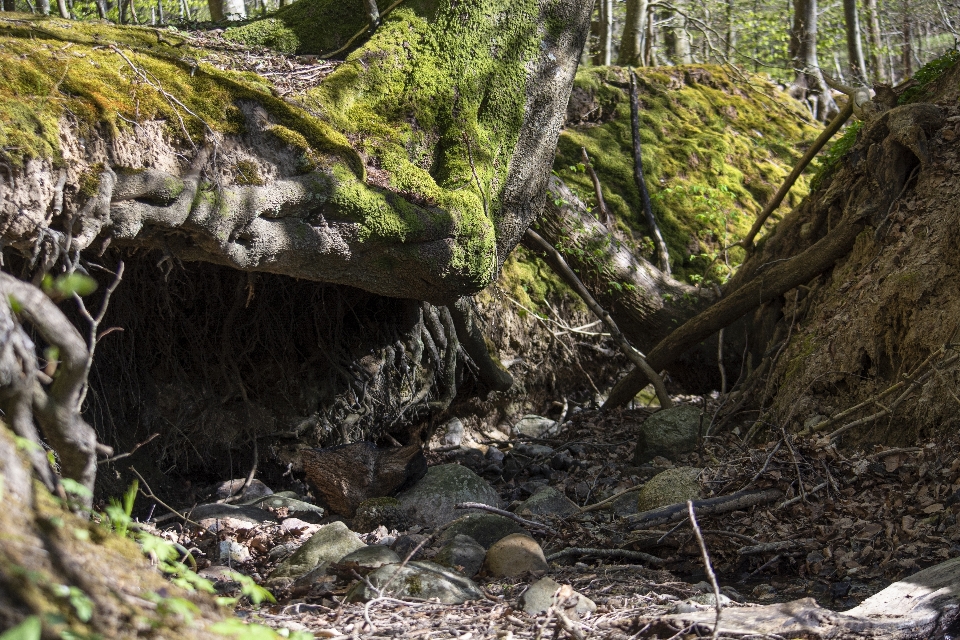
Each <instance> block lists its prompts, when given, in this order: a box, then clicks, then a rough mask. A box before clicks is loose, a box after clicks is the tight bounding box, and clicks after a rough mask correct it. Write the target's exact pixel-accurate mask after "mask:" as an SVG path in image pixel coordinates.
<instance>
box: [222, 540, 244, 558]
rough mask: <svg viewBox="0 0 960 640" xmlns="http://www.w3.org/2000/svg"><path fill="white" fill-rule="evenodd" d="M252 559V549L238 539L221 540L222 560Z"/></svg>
mask: <svg viewBox="0 0 960 640" xmlns="http://www.w3.org/2000/svg"><path fill="white" fill-rule="evenodd" d="M249 559H250V550H249V549H247V548H246V547H245V546H244V545H242V544H240V543H239V542H237V541H236V540H221V541H220V562H223V563H227V562H246V561H247V560H249Z"/></svg>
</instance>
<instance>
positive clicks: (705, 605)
mask: <svg viewBox="0 0 960 640" xmlns="http://www.w3.org/2000/svg"><path fill="white" fill-rule="evenodd" d="M716 602H717V596H716V595H715V594H713V593H703V594H701V595H699V596H694V597H692V598H688V599H687V600H684V601H683V602H680V603H678V604H677V605H676V607H674V610H673V612H674V613H694V612H696V611H703V610H705V609H715V608H716V606H717V605H716ZM732 603H733V600H731V599H730V598H728V597H727V596H725V595H723V594H722V593H721V594H720V606H722V607H724V606H727V605H728V604H732Z"/></svg>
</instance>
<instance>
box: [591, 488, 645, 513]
mask: <svg viewBox="0 0 960 640" xmlns="http://www.w3.org/2000/svg"><path fill="white" fill-rule="evenodd" d="M641 488H642V487H630V488H629V489H624V490H623V491H618V492H617V493H615V494H613V495H612V496H610V497H609V498H604V499H603V500H601V501H600V502H596V503H594V504H590V505H587V506H585V507H580V513H589V512H590V511H596V510H598V509H606V508H607V507H609V506H610V504H611V503H613V502H614V501H615V500H617V499H618V498H622V497H623V496H625V495H627V494H628V493H637V492H639V491H640V489H641Z"/></svg>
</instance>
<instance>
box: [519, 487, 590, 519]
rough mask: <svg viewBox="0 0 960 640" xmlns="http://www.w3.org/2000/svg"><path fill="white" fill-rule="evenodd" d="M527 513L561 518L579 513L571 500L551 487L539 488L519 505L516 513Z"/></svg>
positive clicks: (578, 509) (578, 508)
mask: <svg viewBox="0 0 960 640" xmlns="http://www.w3.org/2000/svg"><path fill="white" fill-rule="evenodd" d="M526 512H529V513H530V514H531V515H535V516H546V515H557V516H560V517H561V518H565V517H567V516H570V515H573V514H575V513H579V512H580V507H578V506H577V505H576V503H574V501H573V500H571V499H570V498H568V497H567V496H565V495H563V494H562V493H560V492H559V491H557V490H556V489H554V488H553V487H546V486H545V487H540V489H539V490H538V491H537V492H536V493H534V494H533V495H532V496H530V497H529V498H527V499H526V500H524V501H523V502H522V503H520V506H518V507H517V513H518V514H523V513H526Z"/></svg>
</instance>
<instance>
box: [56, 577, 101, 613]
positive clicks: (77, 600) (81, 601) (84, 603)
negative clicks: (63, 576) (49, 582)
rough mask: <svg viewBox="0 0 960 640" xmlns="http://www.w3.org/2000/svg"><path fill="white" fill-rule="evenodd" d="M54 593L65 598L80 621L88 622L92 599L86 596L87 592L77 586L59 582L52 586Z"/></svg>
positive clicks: (91, 610)
mask: <svg viewBox="0 0 960 640" xmlns="http://www.w3.org/2000/svg"><path fill="white" fill-rule="evenodd" d="M54 593H55V594H56V595H57V596H59V597H61V598H66V599H67V601H68V602H69V603H70V606H71V607H73V612H74V613H75V614H77V619H79V620H80V622H90V618H92V617H93V601H91V600H90V598H88V597H87V594H85V593H84V592H83V591H81V590H80V589H79V588H78V587H72V586H69V585H65V584H59V585H57V586H56V587H54Z"/></svg>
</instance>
